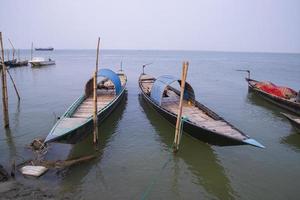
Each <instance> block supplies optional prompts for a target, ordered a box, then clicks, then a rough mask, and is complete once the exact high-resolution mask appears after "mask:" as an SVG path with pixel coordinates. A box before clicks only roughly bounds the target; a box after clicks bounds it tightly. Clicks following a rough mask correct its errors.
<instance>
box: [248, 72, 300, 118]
mask: <svg viewBox="0 0 300 200" xmlns="http://www.w3.org/2000/svg"><path fill="white" fill-rule="evenodd" d="M248 73H249V75H248V78H246V81H247V83H248V87H249V90H250V91H251V92H254V93H255V94H257V95H258V96H260V97H262V98H264V99H265V100H267V101H269V102H271V103H273V104H275V105H277V106H279V107H281V108H283V109H286V110H289V111H291V112H293V113H295V114H297V115H300V94H299V92H296V91H295V90H293V89H291V88H288V87H280V86H276V85H275V84H273V83H271V82H262V81H257V80H254V79H251V78H250V71H248Z"/></svg>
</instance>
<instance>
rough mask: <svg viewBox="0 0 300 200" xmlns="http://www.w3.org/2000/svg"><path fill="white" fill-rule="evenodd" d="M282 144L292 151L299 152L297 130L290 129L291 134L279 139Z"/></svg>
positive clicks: (299, 137)
mask: <svg viewBox="0 0 300 200" xmlns="http://www.w3.org/2000/svg"><path fill="white" fill-rule="evenodd" d="M281 142H282V143H285V144H288V145H289V146H290V147H292V148H293V149H294V150H296V151H299V152H300V133H299V130H297V129H296V128H294V127H292V129H291V134H290V135H288V136H286V137H284V138H282V139H281Z"/></svg>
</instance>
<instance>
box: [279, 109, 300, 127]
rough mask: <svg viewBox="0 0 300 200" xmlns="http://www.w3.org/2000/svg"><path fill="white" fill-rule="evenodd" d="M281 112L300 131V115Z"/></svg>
mask: <svg viewBox="0 0 300 200" xmlns="http://www.w3.org/2000/svg"><path fill="white" fill-rule="evenodd" d="M281 114H283V115H284V116H285V117H286V118H287V119H288V120H289V121H290V122H291V124H292V125H293V126H294V127H295V128H297V129H298V130H299V131H300V117H297V116H295V115H291V114H287V113H281Z"/></svg>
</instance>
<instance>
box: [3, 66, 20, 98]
mask: <svg viewBox="0 0 300 200" xmlns="http://www.w3.org/2000/svg"><path fill="white" fill-rule="evenodd" d="M6 70H7V73H8V75H9V78H10V80H11V82H12V83H13V86H14V88H15V91H16V94H17V97H18V101H20V99H21V98H20V95H19V92H18V89H17V86H16V84H15V81H14V79H13V78H12V76H11V74H10V72H9V70H8V69H6Z"/></svg>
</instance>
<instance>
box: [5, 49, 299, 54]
mask: <svg viewBox="0 0 300 200" xmlns="http://www.w3.org/2000/svg"><path fill="white" fill-rule="evenodd" d="M4 50H5V51H7V50H11V49H9V48H5V49H4ZM16 50H18V49H16ZM19 50H31V49H30V48H29V49H28V48H25V49H23V48H21V49H19ZM55 50H58V51H60V50H96V49H89V48H82V49H80V48H73V49H72V48H54V50H53V51H55ZM102 50H104V51H185V52H215V53H267V54H300V52H281V51H230V50H229V51H225V50H188V49H114V48H112V49H110V48H107V49H102ZM34 51H35V50H34Z"/></svg>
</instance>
